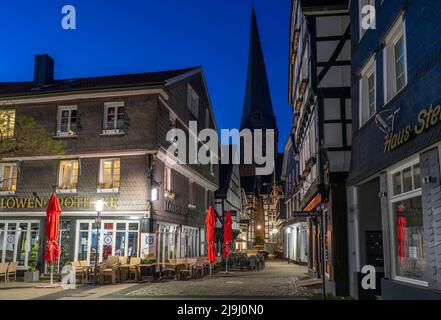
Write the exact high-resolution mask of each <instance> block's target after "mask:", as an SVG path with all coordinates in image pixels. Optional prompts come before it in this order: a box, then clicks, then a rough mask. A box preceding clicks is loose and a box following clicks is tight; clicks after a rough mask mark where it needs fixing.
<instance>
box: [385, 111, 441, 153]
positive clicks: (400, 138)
mask: <svg viewBox="0 0 441 320" xmlns="http://www.w3.org/2000/svg"><path fill="white" fill-rule="evenodd" d="M439 122H441V105H437V106H436V107H434V106H433V105H431V106H430V107H429V108H428V109H427V108H426V109H422V110H421V111H420V112H419V113H418V116H417V123H416V124H413V125H412V124H409V125H407V126H406V127H405V128H404V129H401V130H400V131H398V132H389V133H388V134H387V135H386V137H385V140H384V152H388V151H392V150H394V149H396V148H398V147H400V146H402V145H403V144H405V143H406V142H408V141H409V140H410V138H411V136H412V134H414V135H419V134H421V133H423V132H424V131H426V130H428V129H430V128H432V127H434V126H435V125H437V124H438V123H439Z"/></svg>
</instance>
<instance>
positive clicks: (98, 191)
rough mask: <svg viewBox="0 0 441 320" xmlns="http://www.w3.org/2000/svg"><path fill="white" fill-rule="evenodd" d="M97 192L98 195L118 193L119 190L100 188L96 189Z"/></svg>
mask: <svg viewBox="0 0 441 320" xmlns="http://www.w3.org/2000/svg"><path fill="white" fill-rule="evenodd" d="M96 192H97V193H118V192H119V188H110V189H103V188H98V189H96Z"/></svg>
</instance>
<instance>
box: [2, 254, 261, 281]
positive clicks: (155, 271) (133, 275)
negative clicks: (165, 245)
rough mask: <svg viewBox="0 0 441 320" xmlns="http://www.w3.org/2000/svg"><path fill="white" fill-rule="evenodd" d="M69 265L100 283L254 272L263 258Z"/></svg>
mask: <svg viewBox="0 0 441 320" xmlns="http://www.w3.org/2000/svg"><path fill="white" fill-rule="evenodd" d="M227 265H228V267H227ZM71 266H72V267H73V268H74V269H75V274H76V280H77V281H78V282H79V283H81V284H95V285H104V284H117V283H124V282H145V281H152V280H166V279H168V280H177V281H186V280H191V279H202V278H204V277H207V276H209V275H210V274H211V275H214V274H216V273H218V272H221V271H225V270H228V271H233V270H234V271H258V270H260V269H262V268H264V267H265V257H264V256H263V255H262V254H260V253H258V252H248V253H243V252H238V253H231V255H230V257H229V258H228V260H226V259H224V258H223V257H217V258H216V262H215V263H212V264H211V265H210V263H209V262H208V260H207V257H187V258H176V259H167V260H166V261H164V262H160V263H157V262H156V261H154V260H144V261H143V260H142V259H141V258H138V257H120V256H108V257H107V259H106V260H105V261H103V262H101V263H99V264H98V265H97V266H95V265H89V264H88V263H87V261H73V262H71ZM226 267H227V268H226ZM0 276H1V273H0Z"/></svg>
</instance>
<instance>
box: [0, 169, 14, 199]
mask: <svg viewBox="0 0 441 320" xmlns="http://www.w3.org/2000/svg"><path fill="white" fill-rule="evenodd" d="M5 167H11V171H10V173H9V177H8V178H7V179H6V180H8V181H10V180H12V182H11V184H12V183H13V181H14V180H15V186H14V187H13V188H11V187H12V186H13V185H10V186H9V187H8V189H7V190H3V184H4V180H5V179H3V176H4V172H5ZM14 173H15V177H14ZM17 180H18V166H17V163H16V162H2V163H0V195H12V194H14V193H15V192H16V191H17Z"/></svg>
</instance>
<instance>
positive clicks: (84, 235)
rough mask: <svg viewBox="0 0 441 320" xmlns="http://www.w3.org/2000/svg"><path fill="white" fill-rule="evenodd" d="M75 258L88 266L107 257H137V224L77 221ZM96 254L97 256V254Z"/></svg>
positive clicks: (115, 221) (113, 221)
mask: <svg viewBox="0 0 441 320" xmlns="http://www.w3.org/2000/svg"><path fill="white" fill-rule="evenodd" d="M77 223H78V227H77V237H76V239H77V242H76V245H75V257H76V259H77V260H87V261H88V262H89V263H90V264H95V262H96V258H97V257H98V261H104V260H106V259H107V257H108V256H112V255H116V256H135V257H137V256H138V241H139V237H138V233H139V223H138V222H128V221H121V220H103V221H101V222H100V223H97V224H96V223H95V222H93V221H85V220H82V221H78V222H77ZM97 252H98V254H97Z"/></svg>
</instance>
